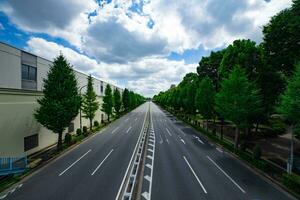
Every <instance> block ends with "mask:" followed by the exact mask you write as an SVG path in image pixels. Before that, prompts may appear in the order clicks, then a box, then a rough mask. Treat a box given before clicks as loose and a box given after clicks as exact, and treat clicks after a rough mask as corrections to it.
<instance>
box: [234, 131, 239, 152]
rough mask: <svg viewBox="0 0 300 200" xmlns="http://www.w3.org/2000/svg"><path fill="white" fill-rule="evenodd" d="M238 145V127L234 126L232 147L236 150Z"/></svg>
mask: <svg viewBox="0 0 300 200" xmlns="http://www.w3.org/2000/svg"><path fill="white" fill-rule="evenodd" d="M238 145H239V128H238V127H236V128H235V136H234V149H235V150H237V149H238Z"/></svg>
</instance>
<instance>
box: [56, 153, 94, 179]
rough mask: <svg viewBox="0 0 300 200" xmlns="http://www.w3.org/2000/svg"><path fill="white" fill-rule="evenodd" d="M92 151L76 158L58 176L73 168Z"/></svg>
mask: <svg viewBox="0 0 300 200" xmlns="http://www.w3.org/2000/svg"><path fill="white" fill-rule="evenodd" d="M91 151H92V150H91V149H90V150H88V151H87V152H86V153H85V154H83V155H82V156H81V157H80V158H78V159H77V160H76V161H75V162H73V163H72V164H71V165H70V166H69V167H68V168H67V169H65V170H64V171H62V172H61V173H60V174H59V175H58V176H61V175H63V174H64V173H65V172H66V171H68V170H69V169H70V168H71V167H73V166H74V165H75V164H76V163H77V162H79V161H80V160H81V159H82V158H83V157H84V156H86V155H87V154H88V153H90V152H91Z"/></svg>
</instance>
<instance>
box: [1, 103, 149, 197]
mask: <svg viewBox="0 0 300 200" xmlns="http://www.w3.org/2000/svg"><path fill="white" fill-rule="evenodd" d="M148 104H149V103H145V104H143V105H141V106H140V107H138V108H137V109H135V110H134V111H132V112H130V113H129V114H127V115H125V116H123V117H122V118H120V119H118V120H117V121H116V122H114V123H112V124H111V125H110V126H109V127H107V128H106V130H105V131H103V132H102V133H101V134H96V135H94V136H93V137H92V138H89V139H88V140H87V141H85V142H84V143H82V144H80V145H79V146H77V147H76V148H75V149H73V150H71V151H69V152H68V153H66V154H65V155H63V156H61V157H60V158H59V159H57V160H55V161H53V162H52V163H51V164H49V165H47V166H46V167H44V168H42V169H41V170H39V171H38V172H36V173H34V174H33V175H32V176H30V177H29V178H26V179H25V180H24V181H22V182H21V185H22V187H20V188H17V189H16V190H14V191H13V192H12V193H11V192H10V193H9V194H8V195H7V196H6V197H5V198H4V199H5V200H6V199H12V200H48V199H49V200H50V199H51V200H77V199H78V200H79V199H80V200H82V199H92V200H95V199H103V200H106V199H107V200H109V199H112V200H113V199H115V198H116V195H117V193H118V190H119V188H120V185H121V182H122V179H123V177H124V174H125V171H126V169H127V166H128V164H129V161H130V158H131V155H132V153H133V150H134V147H135V145H136V143H137V140H138V137H139V135H140V132H141V129H142V125H143V121H144V118H145V115H146V111H147V109H148ZM2 195H5V194H2ZM0 196H1V195H0Z"/></svg>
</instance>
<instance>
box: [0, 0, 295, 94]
mask: <svg viewBox="0 0 300 200" xmlns="http://www.w3.org/2000/svg"><path fill="white" fill-rule="evenodd" d="M102 2H103V1H102ZM139 2H143V4H144V6H143V8H140V9H139V10H140V11H143V12H142V13H136V12H134V11H132V9H130V8H131V7H132V3H139ZM291 2H292V1H291V0H272V1H269V2H267V1H264V0H240V1H237V0H226V1H222V2H221V1H220V0H202V1H199V0H189V1H181V0H151V1H150V0H148V1H145V0H134V1H127V0H113V1H112V3H109V4H106V3H103V5H102V6H100V7H99V6H98V5H97V3H96V2H95V1H93V0H87V1H81V0H66V1H60V2H59V3H58V2H57V1H55V0H45V1H35V0H27V1H26V3H25V2H24V1H18V0H12V1H9V2H5V3H0V9H1V10H3V12H4V13H5V14H6V15H7V16H8V17H9V19H10V21H11V22H12V23H14V24H16V25H17V26H18V27H19V28H20V29H22V30H24V31H28V32H35V33H46V34H49V35H50V36H57V37H61V38H64V39H65V40H67V41H68V42H69V43H70V44H72V45H74V46H75V47H76V48H77V49H78V50H79V51H80V52H81V53H78V52H76V51H74V50H72V49H70V48H66V47H63V46H62V45H59V44H56V43H54V42H49V41H46V40H45V39H41V38H34V37H33V38H31V39H30V40H29V41H28V43H27V44H28V49H29V50H30V51H32V52H33V53H36V54H38V55H40V56H43V57H46V58H48V59H53V57H55V56H56V55H58V53H59V50H61V51H62V52H63V53H64V54H65V55H66V57H67V58H68V60H70V62H71V63H72V64H73V65H74V66H76V68H77V69H79V70H81V71H84V72H86V73H92V74H94V75H97V76H99V77H101V78H105V79H110V80H116V81H117V83H118V84H122V85H124V86H128V87H130V88H131V89H135V90H136V91H140V92H141V93H143V94H145V95H152V94H154V93H157V92H159V91H160V90H164V89H167V88H169V86H170V84H172V83H178V82H179V81H180V80H181V78H182V77H183V76H184V74H185V73H187V72H191V71H195V68H196V65H197V64H196V63H195V64H191V65H187V64H185V63H184V61H172V60H168V59H167V58H166V57H167V55H168V54H169V53H170V52H172V51H173V52H177V53H183V52H185V51H186V50H188V49H197V48H198V47H199V46H203V47H204V49H205V50H206V51H209V50H211V49H215V48H220V47H224V46H225V45H228V44H230V43H231V42H232V41H233V40H235V39H239V38H250V39H253V40H255V41H257V42H260V41H261V40H262V33H261V29H262V26H263V25H264V24H266V23H267V22H268V21H269V19H270V17H271V16H273V15H275V14H276V13H278V12H279V11H280V10H282V9H284V8H287V7H289V6H290V5H291ZM46 7H47V9H46ZM29 10H30V12H28V11H29ZM53 10H55V12H53ZM93 11H95V13H96V15H93V16H90V18H88V15H89V13H91V12H93ZM149 20H153V21H154V26H153V27H152V28H151V29H150V28H149V27H148V26H147V24H148V22H149ZM86 55H88V56H86ZM199 59H200V58H199Z"/></svg>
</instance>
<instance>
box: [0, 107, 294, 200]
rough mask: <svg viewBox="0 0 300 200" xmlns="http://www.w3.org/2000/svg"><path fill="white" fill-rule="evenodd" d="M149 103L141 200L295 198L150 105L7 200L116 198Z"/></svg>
mask: <svg viewBox="0 0 300 200" xmlns="http://www.w3.org/2000/svg"><path fill="white" fill-rule="evenodd" d="M149 104H150V113H151V118H152V126H151V134H152V137H151V138H152V140H153V141H154V142H153V148H152V149H151V152H152V153H151V155H152V156H150V158H151V160H152V161H153V162H151V163H152V165H151V166H150V167H148V169H151V170H152V172H151V173H149V174H150V175H151V177H149V176H147V177H145V178H144V179H143V181H149V184H147V185H148V186H150V187H149V191H147V193H143V194H144V195H142V196H141V200H143V199H148V200H149V199H151V200H199V199H208V200H215V199H218V200H227V199H228V200H238V199H243V200H244V199H245V200H254V199H255V200H270V199H272V200H290V199H294V198H293V197H291V196H290V195H289V194H287V193H286V192H284V191H283V190H281V189H279V188H278V187H277V186H275V185H274V184H272V183H270V181H268V180H266V179H265V178H262V177H261V176H259V175H257V174H256V173H254V172H253V171H252V170H250V169H249V168H247V167H246V166H245V165H243V164H242V163H241V162H240V161H238V160H237V159H235V158H233V157H232V156H230V155H229V154H227V153H225V152H223V151H222V149H218V148H216V147H215V146H214V145H211V144H209V143H208V141H206V140H205V138H204V137H201V136H197V135H196V132H195V131H194V130H193V129H192V128H189V127H186V126H185V125H184V124H183V123H181V122H179V121H176V120H175V118H174V117H172V116H171V115H169V114H168V113H166V112H164V111H162V110H161V109H160V108H159V107H158V106H156V105H155V104H154V103H152V102H151V103H148V102H147V103H145V104H143V105H142V106H140V107H138V108H137V109H135V110H134V111H132V112H130V113H129V114H127V115H125V116H123V117H122V118H120V119H119V120H117V121H116V122H114V123H112V124H111V125H110V126H108V127H107V128H106V130H104V131H103V132H102V133H101V134H96V135H94V136H93V137H91V138H89V139H88V140H86V141H85V142H83V143H82V144H80V145H78V146H77V147H76V148H74V149H72V150H71V151H69V152H68V153H66V154H65V155H63V156H61V157H59V158H58V159H56V160H54V161H53V162H51V163H50V164H48V165H47V166H45V167H43V168H41V169H40V170H38V171H37V172H35V173H34V174H33V175H30V176H29V177H27V178H26V179H25V180H23V181H21V183H20V184H21V185H20V184H19V185H18V186H17V187H15V188H16V189H13V191H10V192H9V193H8V194H7V193H6V194H7V195H6V194H4V195H6V196H5V198H4V199H5V200H6V199H9V200H48V199H49V200H50V199H51V200H63V199H64V200H79V199H84V200H85V199H92V200H96V199H101V200H114V199H115V198H116V195H117V193H118V191H119V188H120V185H121V182H122V180H123V178H124V175H125V172H126V169H127V167H128V164H129V161H130V159H131V156H132V153H133V150H134V148H135V146H136V143H137V140H138V138H139V135H140V133H141V130H142V126H143V123H144V119H145V116H146V112H147V110H148V107H149ZM148 150H149V149H148ZM146 167H147V166H146ZM19 186H20V187H19ZM142 192H143V191H142ZM1 195H3V194H1ZM1 195H0V199H1V197H3V196H1Z"/></svg>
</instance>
